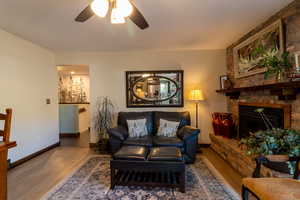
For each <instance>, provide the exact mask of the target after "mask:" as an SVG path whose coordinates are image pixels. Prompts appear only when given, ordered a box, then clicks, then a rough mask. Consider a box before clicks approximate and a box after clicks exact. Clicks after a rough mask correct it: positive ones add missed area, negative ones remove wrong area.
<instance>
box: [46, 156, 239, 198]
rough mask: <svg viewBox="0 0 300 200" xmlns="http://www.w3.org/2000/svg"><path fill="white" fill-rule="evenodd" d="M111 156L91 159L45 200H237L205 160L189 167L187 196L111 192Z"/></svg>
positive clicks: (142, 191)
mask: <svg viewBox="0 0 300 200" xmlns="http://www.w3.org/2000/svg"><path fill="white" fill-rule="evenodd" d="M109 160H110V157H109V156H103V155H102V156H100V155H99V156H92V157H90V158H88V159H87V160H86V161H85V162H84V163H83V164H82V165H81V166H80V167H79V168H78V169H77V170H76V171H75V172H74V173H72V174H71V175H70V176H69V177H67V178H66V179H65V180H63V181H62V182H61V183H60V184H58V185H57V186H56V187H55V188H54V189H52V191H50V192H49V193H48V194H46V195H45V197H44V198H43V199H44V200H75V199H76V200H118V199H120V200H177V199H178V200H238V199H240V198H239V197H238V195H237V194H236V193H235V192H234V191H233V189H231V188H230V187H229V185H228V184H226V183H225V181H224V180H223V179H222V178H221V177H220V175H219V174H217V171H216V170H215V169H214V168H213V166H212V165H211V164H210V163H209V161H208V160H207V159H206V158H204V157H198V159H197V161H196V163H195V164H193V165H188V166H187V170H186V171H187V172H186V193H181V192H179V191H178V190H177V189H166V188H143V187H122V186H117V187H115V189H114V190H110V189H109V187H110V169H109Z"/></svg>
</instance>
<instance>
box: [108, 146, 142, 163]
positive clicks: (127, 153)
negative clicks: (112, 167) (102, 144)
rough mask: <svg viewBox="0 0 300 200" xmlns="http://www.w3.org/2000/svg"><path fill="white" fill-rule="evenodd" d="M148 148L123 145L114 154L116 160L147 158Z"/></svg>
mask: <svg viewBox="0 0 300 200" xmlns="http://www.w3.org/2000/svg"><path fill="white" fill-rule="evenodd" d="M147 153H148V149H147V148H146V147H138V146H123V147H122V148H121V149H120V150H119V151H118V152H117V153H115V154H114V155H113V158H114V159H115V160H146V159H147Z"/></svg>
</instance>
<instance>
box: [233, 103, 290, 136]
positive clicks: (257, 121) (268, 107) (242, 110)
mask: <svg viewBox="0 0 300 200" xmlns="http://www.w3.org/2000/svg"><path fill="white" fill-rule="evenodd" d="M258 108H263V109H264V111H263V112H264V114H265V115H266V116H267V117H268V119H269V120H270V122H271V123H272V125H273V126H274V127H276V128H290V127H291V106H290V105H284V104H262V103H242V102H240V103H239V134H238V138H239V139H242V138H245V137H248V136H249V134H250V132H256V131H259V130H266V129H267V127H266V125H265V123H264V121H263V120H262V118H261V117H260V114H259V113H258V112H256V110H257V109H258Z"/></svg>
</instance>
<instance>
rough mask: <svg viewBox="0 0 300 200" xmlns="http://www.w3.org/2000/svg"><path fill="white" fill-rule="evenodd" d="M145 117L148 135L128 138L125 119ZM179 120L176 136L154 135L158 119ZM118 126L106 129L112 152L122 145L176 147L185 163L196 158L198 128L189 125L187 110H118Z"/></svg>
mask: <svg viewBox="0 0 300 200" xmlns="http://www.w3.org/2000/svg"><path fill="white" fill-rule="evenodd" d="M143 118H145V119H146V126H147V129H148V133H149V135H148V136H145V137H141V138H129V137H128V127H127V120H130V119H131V120H132V119H143ZM161 118H162V119H166V120H170V121H179V122H180V124H179V127H178V131H177V137H174V138H170V137H163V136H156V133H157V129H158V127H159V121H160V119H161ZM117 123H118V126H117V127H115V128H111V129H109V130H108V134H109V142H110V150H111V152H112V153H113V154H114V153H116V152H117V151H118V150H119V149H120V148H121V147H122V145H128V146H145V147H148V148H151V147H166V146H169V147H178V148H180V149H181V152H182V154H183V156H184V159H185V162H186V163H193V162H194V161H195V158H196V150H197V144H198V135H199V133H200V130H199V129H196V128H193V127H191V126H190V125H191V119H190V114H189V112H160V111H153V112H120V113H119V115H118V122H117Z"/></svg>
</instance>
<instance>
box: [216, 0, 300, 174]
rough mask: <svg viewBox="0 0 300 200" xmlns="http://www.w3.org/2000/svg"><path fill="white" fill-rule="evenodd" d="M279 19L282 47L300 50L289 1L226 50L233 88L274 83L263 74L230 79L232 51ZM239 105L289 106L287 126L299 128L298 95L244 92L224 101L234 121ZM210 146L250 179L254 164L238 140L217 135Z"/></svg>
mask: <svg viewBox="0 0 300 200" xmlns="http://www.w3.org/2000/svg"><path fill="white" fill-rule="evenodd" d="M278 19H281V20H282V22H283V24H284V35H285V47H286V50H288V51H290V52H291V53H294V52H297V51H300V1H298V0H296V1H293V2H292V3H291V4H290V5H288V6H287V7H285V8H283V9H282V10H280V11H278V12H277V13H275V14H274V15H273V16H271V17H270V18H269V19H267V20H266V21H265V22H263V23H261V24H258V26H257V27H256V28H254V29H253V30H251V31H250V32H249V33H247V34H245V35H244V36H243V37H241V38H240V39H239V40H237V41H236V42H235V43H233V44H232V45H230V46H229V47H228V48H227V56H226V57H227V75H228V76H229V78H230V80H231V81H232V83H233V86H234V88H240V87H248V86H257V85H265V84H272V83H275V79H268V80H264V76H263V74H256V75H253V76H249V77H244V78H240V79H235V77H234V59H233V48H234V47H235V46H237V45H238V44H240V43H241V42H243V41H245V40H247V39H248V38H249V37H251V36H253V35H254V34H256V33H257V32H259V31H261V30H262V29H264V28H265V27H267V26H269V25H270V24H272V23H273V22H275V21H276V20H278ZM240 103H261V104H280V105H287V106H289V107H290V121H289V122H288V123H287V124H289V126H285V127H290V128H292V129H295V130H299V129H300V95H299V94H298V95H297V98H296V100H293V101H283V100H280V99H279V98H278V97H277V96H273V95H272V94H271V93H270V91H268V90H260V91H245V92H241V94H240V96H239V99H230V98H227V106H228V111H229V112H230V113H232V114H233V117H234V118H235V119H236V120H238V117H239V116H238V113H239V104H240ZM210 137H211V140H212V143H211V147H212V148H213V149H214V150H215V151H216V152H217V153H218V154H219V155H220V156H221V157H223V158H224V159H225V160H227V161H228V163H229V164H231V166H232V167H233V168H234V169H236V170H237V171H238V172H240V174H241V175H243V176H251V174H252V172H253V169H254V167H255V163H254V161H253V160H252V158H251V157H249V156H248V155H246V154H245V150H243V149H241V148H240V147H239V145H238V144H239V141H238V140H236V139H226V138H223V137H221V136H215V135H213V134H211V135H210ZM262 174H263V176H275V177H277V176H282V174H280V173H276V172H274V171H271V170H269V169H266V168H263V169H262Z"/></svg>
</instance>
